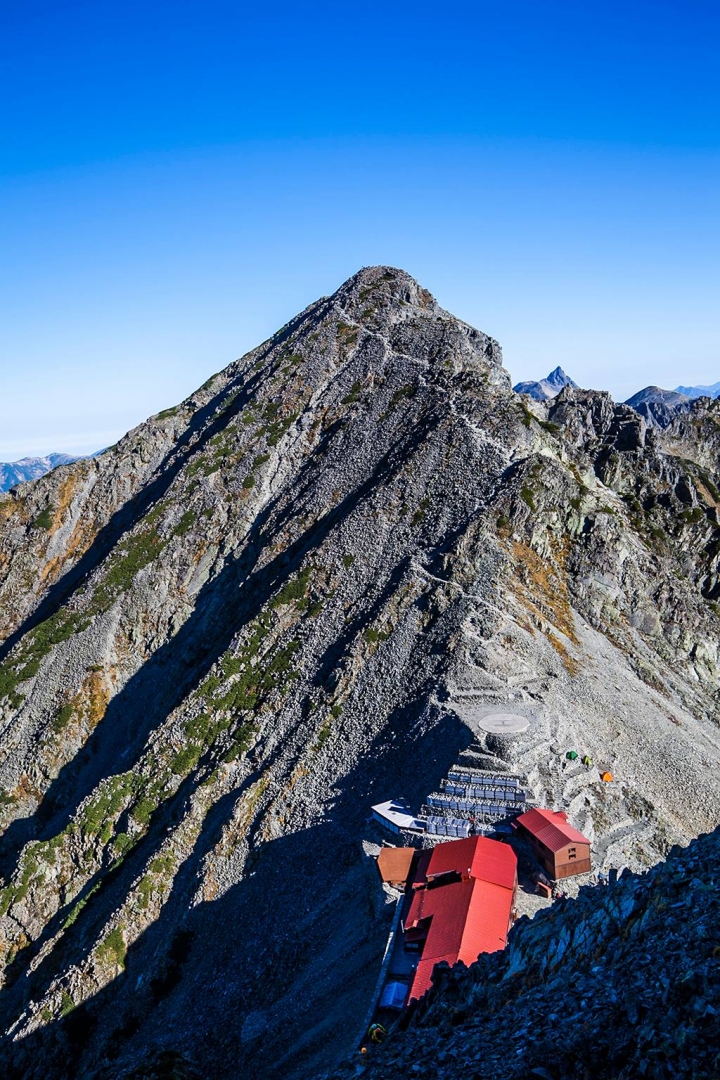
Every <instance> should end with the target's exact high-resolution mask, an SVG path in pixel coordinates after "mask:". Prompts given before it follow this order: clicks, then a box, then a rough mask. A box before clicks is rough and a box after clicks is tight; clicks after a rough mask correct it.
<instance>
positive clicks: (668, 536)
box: [0, 267, 720, 1080]
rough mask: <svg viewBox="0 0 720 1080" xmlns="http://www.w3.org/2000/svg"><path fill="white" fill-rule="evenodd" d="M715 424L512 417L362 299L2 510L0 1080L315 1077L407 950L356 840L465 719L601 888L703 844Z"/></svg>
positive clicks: (711, 770) (436, 774)
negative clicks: (474, 718) (582, 847)
mask: <svg viewBox="0 0 720 1080" xmlns="http://www.w3.org/2000/svg"><path fill="white" fill-rule="evenodd" d="M530 406H531V407H532V408H531V407H530ZM714 409H715V406H714V403H708V402H705V404H703V402H702V401H701V402H699V403H698V404H697V406H693V411H691V412H689V413H687V414H686V415H684V416H683V417H681V418H678V419H677V420H676V421H675V422H674V423H673V424H671V425H670V426H669V427H668V428H667V429H666V430H665V431H663V432H658V431H657V430H655V429H653V428H648V427H647V425H646V423H645V421H644V420H643V418H642V417H640V416H638V414H637V413H636V412H634V411H633V410H632V409H631V408H630V407H628V406H626V405H616V404H614V403H613V402H612V400H611V399H610V398H609V396H608V395H607V394H599V393H594V392H591V391H583V390H579V389H576V388H572V387H570V386H565V388H564V389H562V390H561V392H560V393H559V394H557V395H556V396H555V397H553V398H552V399H551V400H549V401H547V402H533V401H532V400H530V401H528V399H527V398H523V397H521V396H519V395H517V394H515V393H514V392H513V391H512V388H511V385H510V380H509V378H508V376H507V373H506V372H505V370H504V369H503V367H502V358H501V352H500V348H499V346H498V344H497V343H496V342H495V341H493V340H492V339H491V338H489V337H487V336H486V335H485V334H483V333H481V332H479V331H477V330H475V329H473V328H472V327H470V326H467V325H466V324H464V323H462V322H460V321H459V320H457V319H455V318H454V317H453V316H451V315H450V314H448V313H447V312H445V311H443V310H442V309H441V308H440V307H439V306H438V305H437V303H436V302H435V300H434V299H433V298H432V296H431V295H430V294H429V293H428V292H427V291H426V290H425V289H423V288H422V287H421V286H420V285H418V284H417V283H416V282H415V281H414V280H413V279H412V278H411V277H409V276H408V275H407V274H405V273H404V272H402V271H399V270H394V269H392V268H387V267H372V268H368V269H365V270H362V271H360V273H358V274H356V275H355V276H354V277H353V278H351V279H350V280H349V281H348V282H346V283H345V284H344V285H343V286H342V287H341V288H340V289H339V290H338V291H337V292H336V293H335V294H334V295H333V296H331V297H327V298H322V299H321V300H318V301H317V302H316V303H315V304H312V305H311V306H310V307H309V308H308V309H307V310H306V311H304V312H302V313H301V314H300V315H298V316H297V317H295V318H294V319H292V320H291V321H290V322H289V323H288V324H287V325H286V326H284V327H283V328H282V329H281V330H280V331H278V333H277V334H276V335H275V336H274V337H273V338H272V339H270V340H269V341H267V342H265V343H264V344H262V345H261V346H259V347H258V348H257V349H255V350H254V351H253V352H251V353H249V354H248V355H247V356H245V357H243V358H242V359H240V360H238V361H237V362H235V363H234V364H231V365H230V366H229V367H228V368H226V369H225V370H224V371H222V372H221V373H219V374H218V375H216V376H215V377H214V378H212V379H210V380H208V382H207V383H206V384H205V385H204V386H203V387H201V388H200V389H199V390H198V391H197V392H196V393H195V394H194V395H192V397H190V398H188V399H187V400H186V401H184V402H182V403H181V404H180V405H178V406H176V407H174V408H169V409H167V410H166V411H165V412H163V413H160V414H159V415H158V416H155V417H152V418H151V419H150V420H148V421H147V422H146V423H145V424H142V425H141V426H140V427H138V428H136V429H134V430H133V431H131V432H129V433H128V435H126V436H125V437H124V438H123V439H122V440H121V441H120V442H119V443H118V444H117V445H116V446H115V447H112V448H111V449H109V450H107V451H105V452H104V453H103V454H101V455H100V456H98V457H96V458H93V459H89V460H83V461H78V462H75V463H72V464H68V465H63V466H61V467H59V468H57V469H55V470H54V471H53V472H52V473H49V474H48V475H46V476H44V477H42V478H40V479H38V480H36V481H34V482H32V483H30V484H26V485H23V486H21V487H20V488H19V489H17V490H16V491H14V492H11V493H8V494H6V495H5V496H3V497H0V636H1V637H2V645H1V646H0V662H1V665H0V813H1V815H2V817H1V819H0V820H1V823H2V828H3V835H2V846H1V847H0V873H1V874H2V878H3V882H2V886H3V887H2V889H1V890H0V958H1V959H2V965H3V971H4V974H3V979H4V984H3V991H2V994H0V1023H1V1024H2V1029H3V1031H4V1032H5V1033H6V1038H5V1041H4V1045H3V1048H2V1049H1V1050H0V1063H1V1064H2V1067H3V1070H4V1073H5V1075H7V1076H9V1077H22V1078H23V1080H25V1078H27V1080H32V1078H34V1077H37V1078H38V1080H39V1078H40V1077H43V1078H44V1077H46V1076H47V1075H48V1074H49V1075H53V1076H57V1077H59V1078H61V1080H62V1078H64V1077H68V1078H70V1077H72V1078H73V1080H75V1078H84V1077H95V1076H97V1077H101V1076H102V1077H121V1076H130V1075H133V1070H141V1071H140V1072H139V1073H137V1075H149V1073H148V1070H149V1069H151V1068H155V1065H153V1064H152V1062H155V1063H157V1061H159V1060H160V1059H159V1058H158V1056H157V1055H158V1054H161V1053H162V1052H164V1051H165V1050H168V1052H169V1051H170V1050H171V1051H172V1053H173V1054H175V1055H179V1056H178V1058H177V1060H178V1061H181V1062H185V1064H183V1065H182V1067H183V1068H187V1069H193V1070H196V1071H197V1073H198V1075H200V1076H212V1077H219V1078H225V1077H227V1078H228V1080H230V1078H231V1077H232V1078H234V1077H236V1076H238V1075H247V1076H256V1075H257V1076H263V1077H264V1078H268V1077H269V1078H273V1077H277V1078H280V1077H283V1078H292V1077H301V1076H302V1077H305V1076H307V1075H311V1073H312V1072H313V1071H318V1070H322V1069H323V1068H330V1067H331V1066H333V1065H334V1064H335V1062H337V1061H338V1060H339V1059H340V1058H342V1056H343V1054H345V1053H346V1052H347V1051H348V1050H349V1049H350V1048H351V1047H352V1045H353V1043H354V1041H355V1039H356V1037H357V1035H358V1034H359V1032H358V1030H357V1029H358V1024H360V1023H361V1022H362V1018H363V1017H364V1015H365V1011H366V1009H367V1006H368V1003H369V1000H370V998H371V995H372V991H373V987H374V985H375V982H376V979H377V973H378V967H379V963H380V960H381V957H382V953H383V949H384V945H385V940H386V937H387V931H388V927H389V922H390V918H391V914H392V913H391V907H390V906H389V905H387V904H386V903H385V896H384V894H383V893H382V890H381V889H380V887H379V885H378V880H377V873H376V870H375V867H374V864H373V863H372V861H371V860H370V859H369V858H368V856H367V855H366V854H365V851H366V850H367V848H364V847H363V841H366V840H367V839H368V838H371V836H372V832H371V830H372V826H371V825H370V824H369V823H368V817H369V807H370V806H371V805H372V804H373V803H375V802H379V801H382V800H384V799H388V798H394V797H399V796H402V797H403V798H405V799H406V800H408V802H409V803H410V804H411V805H412V807H413V808H414V810H417V809H418V808H419V807H420V806H421V804H422V801H423V799H424V797H425V795H426V794H427V793H428V792H429V791H432V790H434V789H435V788H436V787H437V784H438V782H439V780H440V779H441V778H442V777H443V776H445V775H446V774H447V770H448V768H449V767H450V766H451V765H452V764H453V762H455V761H456V760H457V756H458V754H459V753H460V752H462V751H463V750H464V749H465V748H467V747H468V746H469V745H470V744H473V743H477V742H478V740H480V741H482V734H481V733H480V732H479V731H478V730H477V729H476V728H475V727H474V726H473V724H472V723H471V722H469V721H466V720H465V719H464V718H463V717H464V716H465V715H468V716H470V715H473V709H469V710H468V708H467V706H468V703H472V704H473V706H474V708H475V711H476V712H477V710H478V709H479V710H481V711H482V710H483V709H484V710H485V711H486V712H487V711H489V709H490V708H493V709H497V710H498V711H507V712H512V713H518V712H519V713H522V714H523V715H528V716H530V717H531V718H532V724H531V726H530V727H529V728H528V733H527V735H524V736H523V738H522V740H520V741H519V743H518V746H517V748H515V749H513V767H515V768H517V769H518V770H519V771H521V772H522V773H523V774H524V776H525V778H526V781H527V788H528V790H529V791H531V792H532V794H533V795H534V796H535V798H537V799H538V800H539V801H541V802H542V803H543V804H545V805H549V806H557V807H563V808H565V809H566V810H567V811H568V813H569V816H570V819H571V820H572V821H573V823H574V824H575V825H577V827H579V828H580V829H581V830H582V831H583V832H585V833H586V835H591V836H592V837H593V842H594V851H595V857H596V861H597V864H598V866H600V867H602V866H604V867H606V868H610V867H620V866H627V867H628V868H629V869H631V870H639V869H642V868H644V867H646V866H649V865H651V864H653V863H654V862H656V861H657V860H658V859H659V858H662V857H663V856H664V854H665V853H666V851H667V850H668V847H669V846H670V845H671V844H672V843H674V842H676V841H687V840H689V839H690V838H691V837H692V836H694V835H697V833H698V832H700V831H702V830H707V829H710V828H712V827H714V826H715V825H716V824H717V823H718V821H720V781H719V780H718V777H719V776H720V771H719V770H718V768H717V765H718V763H719V762H720V740H719V738H718V728H717V726H716V721H717V715H718V709H717V693H718V690H719V689H720V676H719V672H718V657H717V648H716V643H717V639H718V629H719V628H720V619H719V617H718V611H719V610H720V609H718V608H717V606H716V601H717V598H718V596H719V595H720V580H719V577H718V558H719V557H720V527H719V526H718V519H717V505H718V503H719V502H720V496H719V495H718V487H720V479H719V478H718V459H717V452H718V436H717V434H716V433H717V430H718V428H717V424H716V416H715V412H714ZM460 705H462V706H463V707H462V708H461V707H459V706H460ZM570 747H573V748H575V749H577V750H578V751H579V752H581V755H584V754H588V755H589V756H590V757H591V758H592V759H593V761H594V762H595V771H594V772H593V771H586V770H582V772H578V773H575V772H574V771H573V770H570V771H568V770H567V769H564V768H563V766H562V762H563V761H564V753H565V751H566V750H567V749H569V748H570ZM480 752H483V753H485V754H486V755H488V759H489V760H491V761H492V753H493V751H492V747H488V746H487V745H482V746H481V747H480ZM599 768H610V769H611V770H612V772H613V775H614V776H615V777H616V781H615V783H614V784H613V785H610V786H608V785H604V784H602V783H601V782H600V780H599V777H598V775H597V769H599ZM148 1062H149V1063H150V1064H148ZM179 1067H180V1066H178V1068H179ZM158 1068H160V1065H158ZM143 1069H144V1070H145V1072H142V1070H143Z"/></svg>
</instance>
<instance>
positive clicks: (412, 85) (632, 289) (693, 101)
mask: <svg viewBox="0 0 720 1080" xmlns="http://www.w3.org/2000/svg"><path fill="white" fill-rule="evenodd" d="M718 30H720V11H718V10H717V9H715V8H714V7H713V6H712V5H709V4H705V3H700V4H696V5H693V7H692V9H684V10H682V11H680V10H678V9H677V5H672V4H669V3H662V2H660V3H655V4H653V5H650V4H644V3H641V4H634V5H631V6H630V7H629V8H627V7H626V6H623V7H622V8H620V7H617V8H612V7H611V8H608V9H605V10H603V12H602V13H600V12H595V11H591V10H584V9H583V10H581V9H578V7H577V5H572V4H570V3H568V2H559V3H557V4H554V5H552V7H551V8H547V7H545V8H542V9H540V8H538V6H537V5H533V4H531V3H529V2H527V0H510V2H509V3H508V4H507V5H503V6H502V8H498V6H496V5H490V4H487V3H482V2H481V3H473V4H470V3H456V4H454V5H451V6H450V8H448V9H446V10H444V11H443V12H442V13H440V14H439V13H438V10H437V8H436V6H435V5H432V6H431V5H430V4H428V3H425V2H424V0H420V2H419V3H418V4H416V5H415V6H414V8H413V13H412V18H411V19H410V18H408V15H407V12H405V11H404V10H403V9H399V8H398V9H391V10H388V8H387V6H383V5H380V4H376V3H372V2H370V3H369V4H368V5H366V6H365V8H364V9H363V15H362V18H359V17H358V16H357V12H351V11H347V10H341V9H338V8H337V6H332V5H324V4H322V3H320V4H319V5H316V6H314V7H313V9H312V10H311V11H305V10H299V9H297V8H296V7H295V6H293V5H289V4H284V3H280V4H277V5H275V6H274V7H273V8H272V10H270V9H268V10H267V11H265V10H259V9H252V10H250V9H248V10H245V9H244V8H243V7H242V6H241V7H240V8H238V5H235V4H232V3H230V0H207V2H206V3H204V4H202V5H200V4H199V2H197V0H188V3H186V4H183V5H181V6H178V5H171V4H169V3H168V2H167V0H159V2H158V3H157V4H155V5H152V7H151V9H148V8H147V5H142V4H140V3H139V2H138V0H128V3H127V4H124V5H123V6H122V10H119V9H117V10H115V9H112V8H111V7H109V6H106V5H94V4H91V3H89V2H87V0H65V2H64V3H63V4H62V5H58V4H57V3H50V2H49V0H30V3H29V4H27V5H23V7H22V8H21V9H20V8H19V9H17V10H13V11H12V12H11V13H10V14H7V15H6V16H5V18H4V27H3V31H4V32H3V35H2V39H1V40H0V56H1V57H2V61H3V62H2V64H1V65H0V86H1V87H2V89H3V91H4V97H5V100H6V101H8V102H11V103H12V107H11V108H9V109H7V110H6V112H5V115H4V116H3V121H2V132H3V138H2V140H0V196H1V198H0V237H2V250H3V259H2V261H1V262H0V283H1V284H2V291H1V293H0V296H1V297H2V300H0V316H1V318H0V376H1V379H0V460H3V461H9V460H16V459H18V458H20V457H23V456H39V455H43V454H46V453H49V452H67V453H87V452H92V451H94V450H97V449H98V448H99V447H101V446H106V445H108V444H110V443H112V442H114V441H115V440H116V439H117V438H119V437H120V436H121V435H122V434H124V432H125V431H127V430H128V429H130V428H132V427H133V426H135V425H136V424H138V423H140V422H141V421H142V420H144V419H145V418H146V417H147V416H149V415H152V414H153V413H155V412H158V411H159V410H161V409H163V408H166V407H168V406H169V405H172V404H174V403H175V402H177V401H179V400H181V399H182V398H183V397H185V396H186V395H187V394H189V393H191V392H192V391H193V390H194V389H195V388H196V387H198V386H199V385H201V384H202V383H203V382H204V381H205V380H206V379H207V377H208V376H209V375H210V374H212V373H213V372H215V371H217V370H220V369H221V368H223V367H225V366H226V365H227V364H228V363H231V362H232V361H233V360H234V359H236V358H237V357H238V356H240V355H242V354H243V353H244V352H246V351H247V350H249V349H251V348H253V347H254V346H256V345H257V344H258V343H259V342H260V341H262V340H264V339H265V338H267V337H268V336H269V335H271V334H272V333H274V331H275V330H276V329H277V328H278V327H279V326H281V325H282V324H284V323H285V322H286V321H287V319H288V318H290V317H291V316H292V315H294V314H295V313H296V312H297V311H299V310H301V309H302V308H304V307H305V306H306V305H307V304H308V303H310V302H312V301H313V300H315V299H316V298H317V297H318V296H321V295H325V294H327V293H330V292H332V291H334V290H335V289H336V288H337V287H338V286H339V285H340V284H341V283H342V282H343V281H344V280H345V279H346V278H347V277H349V276H350V275H351V274H353V273H354V272H355V271H356V270H357V269H359V268H360V267H361V266H363V265H372V264H378V263H386V264H390V265H394V266H399V267H402V268H403V269H405V270H407V271H408V272H409V273H410V274H412V275H413V277H415V278H417V279H418V280H419V281H420V282H421V283H422V284H423V285H424V286H425V287H426V288H428V289H429V290H430V291H431V292H432V293H433V294H434V295H435V296H436V297H437V299H438V301H439V302H440V303H441V304H442V305H443V307H445V308H447V309H448V310H450V311H451V312H453V313H454V314H455V315H457V316H459V317H460V318H462V319H464V320H465V321H467V322H469V323H471V324H473V325H475V326H477V327H478V328H480V329H481V330H483V331H485V332H486V333H488V334H491V335H492V336H493V337H495V338H496V339H497V340H498V341H499V342H500V344H501V345H502V347H503V353H504V357H505V365H506V367H507V369H508V370H509V371H510V373H511V375H512V379H513V382H518V381H521V380H527V379H535V378H542V377H543V376H545V375H546V374H547V373H548V372H549V371H550V370H551V369H553V368H554V367H556V366H557V365H558V364H559V365H560V366H562V367H563V368H564V369H565V370H566V371H567V372H568V373H569V374H570V375H571V376H572V378H573V379H574V380H575V381H576V382H578V383H579V384H580V385H584V386H588V387H592V388H597V389H607V390H609V391H610V392H611V393H612V395H613V397H614V398H615V399H616V400H619V401H622V400H625V399H626V398H627V397H629V396H630V395H631V394H632V393H634V392H636V391H637V390H640V389H642V388H643V387H644V386H647V385H649V384H656V385H660V386H664V387H666V388H668V389H672V388H674V387H675V386H677V385H679V384H683V385H694V384H712V383H714V382H716V381H717V380H718V379H720V331H719V330H718V324H717V316H716V311H715V309H716V306H717V300H716V298H717V295H718V293H719V292H720V290H719V288H718V285H719V284H720V282H719V280H718V278H719V277H720V274H719V272H718V259H717V251H718V249H719V248H720V244H719V243H718V242H719V241H720V215H719V214H718V199H719V198H720V195H719V193H720V155H719V154H718V149H719V147H720V109H719V108H718V105H719V104H720V102H719V100H718V99H719V98H720V85H719V84H718V82H717V79H716V78H715V76H714V70H715V57H714V45H713V43H714V42H715V41H717V38H718Z"/></svg>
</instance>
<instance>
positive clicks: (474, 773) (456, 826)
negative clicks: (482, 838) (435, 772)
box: [422, 765, 528, 837]
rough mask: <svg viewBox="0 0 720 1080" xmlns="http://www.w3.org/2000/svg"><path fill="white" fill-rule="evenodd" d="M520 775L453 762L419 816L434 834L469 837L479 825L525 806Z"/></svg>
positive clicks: (493, 820)
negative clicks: (488, 770)
mask: <svg viewBox="0 0 720 1080" xmlns="http://www.w3.org/2000/svg"><path fill="white" fill-rule="evenodd" d="M521 780H522V778H521V777H520V776H516V775H514V774H508V773H490V772H485V771H483V770H482V769H473V768H470V767H464V766H459V765H456V766H454V767H453V768H452V769H451V770H450V772H449V773H448V779H447V780H443V781H442V783H441V787H442V791H433V792H432V793H431V794H430V795H428V796H427V799H426V805H425V806H424V807H423V810H422V815H423V817H425V818H426V819H427V831H428V833H429V834H431V835H434V836H459V837H465V836H470V835H471V834H473V833H476V832H480V831H482V825H483V824H487V823H488V822H497V821H500V820H502V819H503V818H508V817H511V816H513V815H514V814H517V813H518V812H520V811H523V810H526V809H527V806H528V802H527V795H526V793H525V792H524V791H523V789H522V787H521Z"/></svg>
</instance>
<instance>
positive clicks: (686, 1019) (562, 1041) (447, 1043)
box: [325, 830, 720, 1080]
mask: <svg viewBox="0 0 720 1080" xmlns="http://www.w3.org/2000/svg"><path fill="white" fill-rule="evenodd" d="M719 877H720V832H719V831H718V830H716V831H715V832H714V833H713V834H712V835H709V836H704V837H702V839H700V840H696V841H693V843H692V844H690V846H689V847H688V848H686V849H685V850H682V849H675V850H673V851H672V852H671V853H670V855H669V857H668V860H667V862H666V863H665V864H663V865H660V866H658V867H657V868H656V869H654V870H651V871H650V872H649V873H647V874H645V875H624V876H623V877H622V878H620V880H619V881H618V882H617V884H614V885H611V886H609V887H605V888H594V889H593V888H586V889H584V890H583V891H582V893H581V895H580V897H579V898H578V899H576V900H561V901H560V902H559V903H557V904H555V905H554V906H553V907H552V908H551V909H550V910H549V911H545V912H542V913H541V914H539V915H537V916H536V918H535V919H534V920H533V921H532V922H530V921H528V920H527V919H526V918H525V919H522V920H520V922H518V924H517V925H516V926H515V928H514V929H513V930H512V932H511V934H510V940H509V943H508V947H507V949H506V951H505V952H503V953H494V954H492V955H487V956H483V957H480V960H479V961H478V963H476V964H472V965H471V966H470V967H469V968H466V967H465V965H464V964H458V965H457V966H456V967H455V968H453V969H452V970H451V969H449V968H448V966H447V965H446V964H443V965H440V966H438V967H437V968H436V970H435V973H434V976H433V987H432V989H431V990H430V991H429V992H428V994H427V995H426V996H425V998H423V1000H422V1001H421V1002H420V1003H419V1005H418V1007H417V1008H416V1009H415V1011H414V1013H412V1014H411V1015H410V1016H406V1017H404V1018H403V1022H402V1025H401V1027H400V1029H399V1030H396V1031H394V1032H392V1033H391V1035H390V1037H389V1038H388V1039H387V1040H386V1042H385V1043H384V1044H383V1045H382V1046H381V1047H379V1048H377V1049H373V1048H371V1049H370V1052H369V1054H367V1055H366V1056H363V1057H361V1056H360V1055H359V1054H355V1055H354V1056H353V1058H351V1059H350V1060H349V1061H348V1062H347V1064H345V1065H344V1066H343V1068H341V1069H339V1070H338V1071H336V1072H333V1073H332V1078H333V1080H341V1078H342V1077H347V1076H352V1077H355V1076H362V1077H364V1078H365V1080H397V1078H400V1077H415V1076H432V1077H437V1080H454V1078H455V1077H458V1076H463V1075H467V1076H473V1077H476V1078H478V1080H481V1078H483V1080H484V1078H487V1080H525V1078H527V1077H541V1078H544V1080H575V1078H576V1077H580V1076H581V1077H584V1078H585V1080H595V1078H597V1080H614V1078H616V1077H621V1078H625V1077H628V1078H629V1077H642V1076H648V1077H650V1076H652V1077H657V1078H661V1077H662V1078H664V1077H668V1078H670V1077H672V1078H677V1077H687V1078H692V1080H700V1078H708V1080H710V1078H712V1077H715V1076H717V1075H718V1072H719V1071H720V949H718V945H717V933H716V928H717V926H718V922H719V921H720V887H719V886H718V878H719ZM402 1028H406V1030H402ZM325 1080H329V1077H327V1076H326V1077H325Z"/></svg>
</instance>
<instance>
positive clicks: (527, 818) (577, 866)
mask: <svg viewBox="0 0 720 1080" xmlns="http://www.w3.org/2000/svg"><path fill="white" fill-rule="evenodd" d="M513 825H514V827H515V829H516V830H517V834H518V836H520V837H522V838H523V839H524V840H528V841H529V843H530V846H531V847H532V849H533V852H534V853H535V857H536V858H537V860H538V862H539V863H540V864H541V865H542V867H543V869H544V870H545V871H546V872H547V873H548V874H549V875H550V877H551V878H553V880H554V881H560V880H562V879H563V878H569V877H575V875H576V874H589V873H590V870H591V867H592V864H591V862H590V841H589V840H588V838H587V837H586V836H583V834H582V833H581V832H578V830H577V829H574V828H573V827H572V825H570V824H569V822H568V820H567V814H566V813H565V812H564V811H563V810H528V812H527V813H526V814H521V815H520V817H518V818H516V819H515V821H514V823H513Z"/></svg>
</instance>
